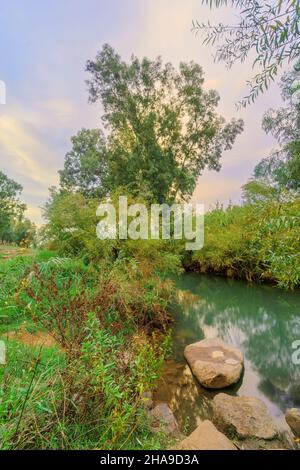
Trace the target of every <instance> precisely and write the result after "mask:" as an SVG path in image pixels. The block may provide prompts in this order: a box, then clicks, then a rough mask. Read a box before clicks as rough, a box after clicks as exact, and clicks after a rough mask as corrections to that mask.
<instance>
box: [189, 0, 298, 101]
mask: <svg viewBox="0 0 300 470" xmlns="http://www.w3.org/2000/svg"><path fill="white" fill-rule="evenodd" d="M202 3H204V4H208V5H209V6H210V7H211V8H213V7H216V8H219V7H222V6H230V7H233V8H236V9H238V15H237V22H236V23H235V24H229V25H228V24H224V23H219V24H211V23H210V22H208V23H202V22H199V21H195V22H194V29H195V31H201V32H204V33H205V37H204V43H205V44H207V45H213V46H214V45H216V44H217V46H216V55H215V58H216V60H218V61H224V62H225V63H226V65H227V66H228V67H229V68H230V67H231V66H232V65H233V64H234V63H235V62H237V61H240V62H244V60H245V59H246V58H247V56H248V55H249V54H250V52H253V54H254V63H253V66H254V65H258V66H259V67H260V70H259V72H258V74H257V75H256V76H255V77H254V78H253V79H252V80H251V81H249V85H250V93H249V95H248V96H247V97H245V98H244V99H243V100H242V101H241V104H242V105H246V104H247V103H249V102H251V101H254V100H255V99H256V97H257V96H258V94H259V93H260V92H262V91H264V90H265V89H267V88H268V86H269V84H270V82H271V81H272V80H274V78H275V77H276V75H277V73H278V70H279V68H280V67H281V66H282V65H284V64H287V63H290V62H291V61H293V60H294V59H296V58H297V57H299V55H300V36H299V32H300V0H273V1H270V2H267V1H265V0H202Z"/></svg>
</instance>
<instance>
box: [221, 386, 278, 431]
mask: <svg viewBox="0 0 300 470" xmlns="http://www.w3.org/2000/svg"><path fill="white" fill-rule="evenodd" d="M213 422H214V424H215V425H216V426H217V428H218V429H219V430H220V431H222V432H224V433H225V434H226V435H227V436H230V437H237V438H238V439H247V438H249V439H252V438H257V439H264V440H270V439H274V438H276V437H277V435H278V430H277V428H276V425H275V423H274V422H273V420H272V417H271V416H270V414H269V412H268V409H267V407H266V405H265V404H264V403H263V402H262V401H261V400H259V399H258V398H252V397H233V396H230V395H227V394H225V393H219V394H218V395H216V396H215V397H214V399H213Z"/></svg>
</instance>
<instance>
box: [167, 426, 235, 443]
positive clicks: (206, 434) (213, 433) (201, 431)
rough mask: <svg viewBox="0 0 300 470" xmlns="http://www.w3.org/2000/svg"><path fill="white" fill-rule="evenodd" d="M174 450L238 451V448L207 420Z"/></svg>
mask: <svg viewBox="0 0 300 470" xmlns="http://www.w3.org/2000/svg"><path fill="white" fill-rule="evenodd" d="M172 450H237V448H236V447H235V446H234V445H233V444H232V442H231V441H230V440H229V439H228V438H227V437H226V436H224V434H222V433H221V432H220V431H218V430H217V429H216V427H215V426H214V425H213V423H212V422H211V421H208V420H206V421H204V422H203V423H201V424H200V425H199V426H198V427H197V428H196V429H195V431H193V432H192V434H190V435H189V436H188V437H186V438H185V439H183V441H181V442H179V443H178V444H176V446H175V447H173V449H172Z"/></svg>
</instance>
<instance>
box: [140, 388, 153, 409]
mask: <svg viewBox="0 0 300 470" xmlns="http://www.w3.org/2000/svg"><path fill="white" fill-rule="evenodd" d="M142 401H143V405H144V407H145V408H146V410H151V409H152V408H153V398H152V392H144V393H143V394H142Z"/></svg>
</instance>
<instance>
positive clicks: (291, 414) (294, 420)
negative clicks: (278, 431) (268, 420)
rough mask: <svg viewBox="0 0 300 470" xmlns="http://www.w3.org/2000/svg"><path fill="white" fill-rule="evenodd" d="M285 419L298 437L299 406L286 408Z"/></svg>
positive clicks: (299, 433)
mask: <svg viewBox="0 0 300 470" xmlns="http://www.w3.org/2000/svg"><path fill="white" fill-rule="evenodd" d="M285 420H286V422H287V423H288V425H289V427H290V428H291V430H292V431H293V433H294V434H295V436H296V437H300V408H290V409H289V410H287V412H286V415H285Z"/></svg>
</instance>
